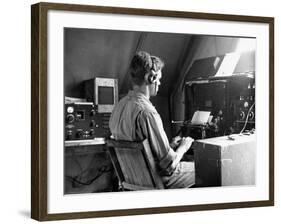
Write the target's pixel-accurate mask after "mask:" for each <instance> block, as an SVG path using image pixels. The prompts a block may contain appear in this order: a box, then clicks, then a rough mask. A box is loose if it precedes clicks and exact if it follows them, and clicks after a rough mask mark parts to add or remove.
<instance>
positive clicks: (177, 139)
mask: <svg viewBox="0 0 281 224" xmlns="http://www.w3.org/2000/svg"><path fill="white" fill-rule="evenodd" d="M181 139H182V138H181V137H180V136H176V137H174V138H173V139H172V142H171V143H170V146H171V148H173V149H175V148H177V147H178V146H179V144H180V142H181Z"/></svg>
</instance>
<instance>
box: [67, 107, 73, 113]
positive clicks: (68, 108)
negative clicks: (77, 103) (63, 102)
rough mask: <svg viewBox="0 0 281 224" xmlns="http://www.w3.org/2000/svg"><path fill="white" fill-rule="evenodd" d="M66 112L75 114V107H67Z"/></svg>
mask: <svg viewBox="0 0 281 224" xmlns="http://www.w3.org/2000/svg"><path fill="white" fill-rule="evenodd" d="M66 111H67V113H73V111H74V108H73V107H67V109H66Z"/></svg>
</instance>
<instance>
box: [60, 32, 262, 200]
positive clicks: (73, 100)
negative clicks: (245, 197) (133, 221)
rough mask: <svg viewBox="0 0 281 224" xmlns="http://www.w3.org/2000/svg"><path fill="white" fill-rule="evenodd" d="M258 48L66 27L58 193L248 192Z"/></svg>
mask: <svg viewBox="0 0 281 224" xmlns="http://www.w3.org/2000/svg"><path fill="white" fill-rule="evenodd" d="M256 44H257V43H256V38H255V37H251V36H220V35H203V34H200V35H199V34H193V33H190V34H187V33H169V32H146V31H130V30H128V31H124V30H113V29H112V30H108V29H89V28H72V27H64V30H63V73H64V82H63V83H64V99H63V100H64V161H63V162H64V194H66V195H68V194H85V193H101V192H103V193H105V192H110V193H114V194H115V193H116V194H121V192H124V191H141V190H147V191H154V190H165V191H169V190H172V189H183V188H186V189H188V190H196V188H203V187H204V188H206V191H207V190H208V189H211V188H214V187H217V188H218V187H219V188H224V187H240V186H255V184H256V159H257V158H256V156H257V155H256V154H257V150H256V125H255V121H256V116H255V115H256V112H255V103H256V101H255V95H256V88H255V86H256V84H255V75H256ZM257 91H258V90H257ZM257 131H258V130H257Z"/></svg>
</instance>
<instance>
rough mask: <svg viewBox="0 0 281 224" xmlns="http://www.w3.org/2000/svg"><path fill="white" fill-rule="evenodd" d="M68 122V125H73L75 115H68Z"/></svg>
mask: <svg viewBox="0 0 281 224" xmlns="http://www.w3.org/2000/svg"><path fill="white" fill-rule="evenodd" d="M66 122H67V123H73V122H74V115H73V114H68V115H67V116H66Z"/></svg>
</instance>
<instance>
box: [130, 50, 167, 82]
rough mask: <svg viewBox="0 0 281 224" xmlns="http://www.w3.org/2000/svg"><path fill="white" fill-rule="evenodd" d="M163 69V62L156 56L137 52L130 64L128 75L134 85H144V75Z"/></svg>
mask: <svg viewBox="0 0 281 224" xmlns="http://www.w3.org/2000/svg"><path fill="white" fill-rule="evenodd" d="M163 67H164V62H163V61H162V60H161V59H160V58H159V57H156V56H153V55H150V54H149V53H147V52H145V51H139V52H137V53H136V54H135V55H134V57H133V59H132V61H131V64H130V74H131V77H132V81H133V83H134V84H136V85H142V84H143V83H144V76H145V74H147V73H149V72H151V70H154V71H155V72H157V71H159V70H161V69H162V68H163Z"/></svg>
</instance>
